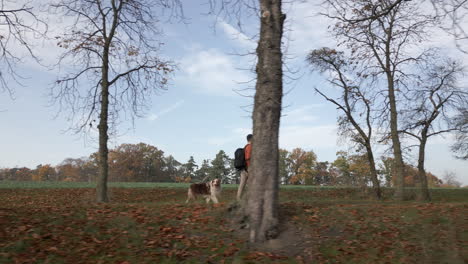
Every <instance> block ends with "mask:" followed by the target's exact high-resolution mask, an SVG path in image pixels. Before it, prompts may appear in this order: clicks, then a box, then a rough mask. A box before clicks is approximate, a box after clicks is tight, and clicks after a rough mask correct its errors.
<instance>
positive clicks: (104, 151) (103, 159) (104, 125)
mask: <svg viewBox="0 0 468 264" xmlns="http://www.w3.org/2000/svg"><path fill="white" fill-rule="evenodd" d="M108 80H109V51H108V49H105V51H104V54H103V66H102V79H101V113H100V115H99V126H98V128H99V175H98V180H97V189H96V195H97V202H98V203H106V202H109V197H108V195H107V178H108V175H109V163H108V153H109V150H108V148H107V141H108V138H109V136H108V134H107V133H108V117H109V114H108V113H109V81H108Z"/></svg>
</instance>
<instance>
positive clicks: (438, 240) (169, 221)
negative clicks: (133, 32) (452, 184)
mask: <svg viewBox="0 0 468 264" xmlns="http://www.w3.org/2000/svg"><path fill="white" fill-rule="evenodd" d="M110 185H111V187H112V188H111V189H110V198H111V200H112V202H111V203H109V204H97V203H95V202H94V197H95V191H94V189H93V187H94V184H88V183H50V182H46V183H30V182H26V183H18V182H0V201H1V203H0V263H120V264H123V263H467V262H468V251H467V248H468V247H467V243H468V219H467V215H468V213H467V212H468V189H432V190H431V193H432V195H433V197H434V201H433V202H432V203H417V202H413V201H408V202H402V203H396V202H393V201H391V199H388V198H389V197H391V194H392V190H391V189H386V190H385V192H384V193H385V195H386V197H387V199H386V200H384V201H383V202H379V201H374V200H372V199H370V198H368V197H367V194H366V192H365V191H363V190H362V189H358V188H330V187H327V188H324V187H319V188H317V187H300V188H297V187H296V188H294V187H288V188H282V189H281V191H280V201H281V209H280V216H281V219H282V221H283V224H282V230H283V232H282V235H281V236H280V238H279V239H276V240H274V241H271V242H269V243H268V244H266V245H263V246H261V247H253V246H251V245H248V243H246V238H247V234H246V231H245V230H240V231H239V230H237V229H236V225H234V224H233V223H232V221H231V219H233V215H231V213H229V212H228V207H229V205H230V204H231V202H232V201H233V200H234V197H235V191H236V186H235V185H232V186H224V187H225V188H224V191H223V196H222V203H221V204H219V205H217V206H213V205H206V204H204V203H202V202H201V201H199V202H196V203H192V204H189V205H186V204H185V203H184V201H185V198H186V197H185V196H186V187H187V184H174V183H167V184H166V183H164V184H163V183H111V184H110ZM413 191H414V190H410V192H413Z"/></svg>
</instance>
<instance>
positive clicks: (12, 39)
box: [0, 0, 47, 96]
mask: <svg viewBox="0 0 468 264" xmlns="http://www.w3.org/2000/svg"><path fill="white" fill-rule="evenodd" d="M0 28H1V29H2V30H1V33H0V62H1V63H2V69H1V70H0V92H5V91H7V92H8V93H9V94H10V96H11V95H12V93H13V91H12V90H11V88H10V86H9V85H8V79H9V78H11V79H12V80H15V81H16V82H18V83H21V82H20V79H22V78H23V77H22V75H20V74H19V73H18V71H17V68H16V67H17V65H18V64H19V63H21V62H22V61H23V57H22V56H21V55H20V52H18V51H19V50H21V49H23V50H26V51H27V53H28V54H29V56H31V57H32V58H33V59H34V60H36V61H39V58H38V57H37V56H36V52H34V39H35V38H42V37H45V34H46V33H47V24H46V22H45V21H44V20H43V19H41V18H40V17H39V16H38V12H37V9H36V8H34V7H33V4H32V1H17V0H0Z"/></svg>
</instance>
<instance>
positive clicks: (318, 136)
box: [0, 1, 468, 185]
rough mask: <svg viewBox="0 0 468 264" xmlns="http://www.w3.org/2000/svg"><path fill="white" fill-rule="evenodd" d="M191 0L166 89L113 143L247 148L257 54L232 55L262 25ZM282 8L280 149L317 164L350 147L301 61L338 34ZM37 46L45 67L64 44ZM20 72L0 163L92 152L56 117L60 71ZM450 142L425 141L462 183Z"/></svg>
mask: <svg viewBox="0 0 468 264" xmlns="http://www.w3.org/2000/svg"><path fill="white" fill-rule="evenodd" d="M187 2H189V3H187V4H186V6H185V13H186V16H187V17H188V18H190V21H189V23H187V24H177V23H173V24H163V25H162V28H163V31H164V33H165V36H164V37H163V39H162V41H163V42H164V43H165V45H164V47H163V50H162V54H163V56H164V57H167V58H170V59H171V60H173V61H174V62H176V64H177V65H178V70H177V71H176V72H175V73H174V75H173V78H172V81H171V85H170V86H169V89H168V90H167V91H165V92H162V93H160V95H157V96H156V95H155V96H154V97H153V98H152V101H151V107H150V109H149V111H148V112H147V113H146V116H145V117H143V118H140V119H137V120H136V122H135V124H134V127H132V124H131V122H130V121H129V120H127V121H124V122H122V123H121V124H120V125H119V127H118V132H119V135H118V136H117V137H114V138H112V139H111V143H110V146H111V147H114V146H116V145H118V144H121V143H138V142H144V143H148V144H152V145H154V146H156V147H158V148H159V149H162V150H163V151H164V152H165V153H166V154H171V155H173V156H174V157H175V158H176V159H177V160H179V161H181V162H186V161H187V160H188V158H189V156H194V158H195V160H196V161H197V162H199V163H201V161H202V160H203V159H212V158H214V156H215V154H216V153H217V152H218V151H219V150H221V149H222V150H225V151H226V152H227V153H228V154H229V155H231V156H232V155H233V153H234V150H235V149H236V148H237V147H240V146H243V145H244V144H245V136H246V134H248V133H250V132H251V127H252V120H251V117H250V110H251V106H252V104H253V98H252V97H251V96H252V95H253V90H252V89H250V88H252V87H253V85H254V83H253V82H250V83H247V84H245V82H247V81H250V80H252V78H253V77H254V76H253V75H252V73H251V72H250V71H248V70H246V69H249V68H252V67H253V62H254V58H253V57H248V56H247V57H246V56H238V55H234V54H235V53H246V52H248V51H253V50H254V49H255V46H256V44H255V42H254V41H252V40H250V38H249V37H247V36H246V35H250V34H253V33H255V32H256V30H257V26H256V25H257V24H256V21H255V20H253V21H250V23H246V25H245V27H244V28H245V34H244V33H240V32H239V31H238V30H237V29H236V28H235V27H233V25H232V24H230V22H229V21H223V20H219V21H218V22H217V23H216V22H215V19H214V17H210V16H206V15H201V14H202V13H204V12H206V10H205V9H206V6H200V5H199V4H196V3H195V2H196V1H187ZM285 11H286V12H287V15H288V22H287V23H288V24H287V25H288V28H289V29H291V31H288V32H287V33H286V36H287V39H286V40H285V42H286V43H287V57H288V60H287V63H288V65H289V67H290V68H292V69H293V70H294V71H297V72H295V73H290V74H287V75H289V76H291V77H292V78H291V79H286V80H285V90H286V91H288V93H287V95H286V96H285V97H284V101H283V105H284V110H283V117H282V120H281V131H280V146H281V147H283V148H286V149H289V150H291V149H292V148H295V147H301V148H303V149H306V150H313V151H314V152H315V153H316V154H317V155H318V159H319V160H322V161H324V160H328V161H333V160H334V159H335V153H336V151H338V150H347V149H348V148H349V146H348V145H346V144H345V142H343V140H339V139H338V138H337V136H336V116H337V110H336V109H335V107H333V106H332V105H330V104H329V103H327V102H325V101H324V100H323V99H322V98H320V97H319V96H318V95H316V94H315V93H314V92H313V88H314V87H325V86H326V85H327V84H326V83H325V81H324V80H323V79H322V78H321V77H320V76H319V75H317V74H312V73H311V72H310V70H309V69H308V68H307V66H306V64H305V62H304V59H305V55H306V54H307V52H308V51H309V50H311V49H314V48H320V47H323V46H332V45H333V43H334V40H333V39H331V38H330V37H328V36H327V33H326V28H327V25H328V24H327V21H326V20H324V19H323V18H320V17H318V16H316V12H317V8H316V7H315V6H314V4H313V3H312V4H311V3H297V4H295V5H294V6H288V7H286V8H285ZM56 23H58V22H56ZM231 23H232V22H231ZM436 41H437V42H439V43H442V44H443V45H447V46H451V47H452V46H453V43H451V40H450V39H449V37H446V36H442V35H441V36H437V37H436ZM37 48H38V50H39V53H38V54H39V55H40V56H42V57H43V60H44V62H45V63H53V62H55V61H56V56H57V55H58V54H59V53H58V52H59V50H57V48H55V45H54V43H49V42H45V43H44V44H38V47H37ZM18 52H22V51H21V49H18ZM23 52H24V51H23ZM451 52H453V53H454V54H456V52H457V51H456V50H454V49H451ZM460 56H462V55H460ZM465 61H466V60H465ZM18 69H19V71H20V72H21V73H22V74H23V75H24V76H26V77H27V79H26V80H24V81H23V86H19V85H16V84H14V83H11V86H12V87H13V88H14V90H15V93H14V99H11V98H10V97H9V96H8V95H7V94H6V93H2V94H1V96H0V111H1V112H0V122H1V123H2V124H3V125H2V129H1V130H0V149H1V151H0V167H15V166H27V167H35V166H36V165H38V164H46V163H50V164H53V165H56V164H58V163H59V162H61V161H63V160H64V159H65V158H68V157H73V158H77V157H82V156H88V155H89V154H90V153H92V152H94V151H96V150H97V141H96V138H95V137H94V136H93V135H92V134H91V135H88V136H86V137H83V136H82V135H74V134H73V133H71V132H65V130H66V129H67V128H68V127H69V126H70V123H69V122H68V121H67V117H68V116H69V113H67V112H63V113H59V115H58V117H57V118H55V116H56V114H57V108H56V107H50V106H48V104H49V99H50V98H49V97H48V96H47V95H48V92H49V89H50V84H51V83H52V82H53V81H54V79H55V78H56V77H57V72H56V70H48V69H46V68H44V67H41V66H39V65H37V64H35V63H33V62H30V61H29V60H25V62H24V63H23V64H22V65H20V66H19V68H18ZM330 89H331V88H330ZM331 90H332V89H331ZM449 144H450V137H446V138H436V139H434V140H432V142H430V143H429V145H428V151H427V168H428V170H429V171H431V172H433V173H435V174H436V175H439V176H442V174H443V173H444V172H445V171H453V172H455V173H456V174H457V177H458V179H459V180H460V181H462V182H463V184H465V185H466V184H468V162H466V161H465V162H463V161H459V160H456V159H454V158H453V156H452V154H451V153H450V152H449ZM412 161H414V159H413V160H412Z"/></svg>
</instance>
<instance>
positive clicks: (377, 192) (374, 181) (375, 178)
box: [366, 142, 382, 200]
mask: <svg viewBox="0 0 468 264" xmlns="http://www.w3.org/2000/svg"><path fill="white" fill-rule="evenodd" d="M366 150H367V160H368V161H369V168H370V176H371V181H372V189H373V190H374V195H375V198H377V199H379V200H380V199H382V190H381V189H380V182H379V178H378V176H377V169H376V168H375V160H374V153H373V151H372V147H371V145H370V142H366Z"/></svg>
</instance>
